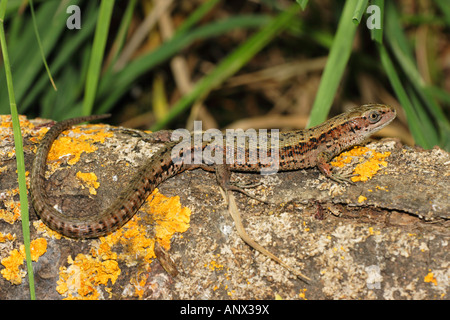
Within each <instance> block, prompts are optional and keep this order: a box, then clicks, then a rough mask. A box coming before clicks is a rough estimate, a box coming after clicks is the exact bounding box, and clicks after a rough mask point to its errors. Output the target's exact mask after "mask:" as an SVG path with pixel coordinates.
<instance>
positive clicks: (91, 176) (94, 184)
mask: <svg viewBox="0 0 450 320" xmlns="http://www.w3.org/2000/svg"><path fill="white" fill-rule="evenodd" d="M76 176H77V178H78V179H79V180H80V181H81V182H82V183H83V184H82V185H81V186H82V188H83V189H84V188H85V187H87V188H89V193H90V194H93V195H96V194H97V190H95V189H98V187H100V182H98V181H97V175H96V174H95V173H93V172H86V173H84V172H81V171H78V172H77V175H76Z"/></svg>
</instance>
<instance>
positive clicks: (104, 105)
mask: <svg viewBox="0 0 450 320" xmlns="http://www.w3.org/2000/svg"><path fill="white" fill-rule="evenodd" d="M269 22H270V17H268V16H237V17H230V18H229V19H226V20H222V21H217V22H213V23H211V24H208V25H206V26H202V27H199V28H197V29H195V30H193V31H190V32H187V33H182V34H179V35H178V36H175V37H173V38H172V39H171V40H169V41H167V42H165V43H163V44H162V45H161V46H160V47H159V48H158V49H156V50H155V51H153V52H150V53H149V54H147V55H145V56H142V57H140V58H138V59H136V60H133V61H131V62H130V63H129V64H128V65H127V66H126V68H124V69H123V70H121V71H120V72H118V73H117V74H114V76H112V77H108V78H103V79H102V81H101V83H100V86H99V91H98V96H99V98H100V99H104V100H102V101H101V102H100V103H99V109H98V110H97V112H98V113H105V112H108V111H109V110H110V108H111V106H112V105H113V104H114V103H115V102H116V101H117V100H118V99H119V98H120V97H121V96H122V95H123V94H125V93H126V92H127V91H128V90H129V88H130V86H131V85H132V84H133V82H134V81H136V79H137V78H138V77H140V76H141V75H143V74H145V73H146V72H148V71H149V70H151V69H152V68H154V67H155V66H157V65H158V64H160V63H162V62H164V61H166V60H168V59H170V58H171V57H172V56H174V55H175V54H177V53H178V52H179V51H180V50H182V49H183V48H185V47H187V46H188V45H190V44H191V43H193V42H194V41H197V40H201V39H206V38H209V37H214V36H218V35H221V34H223V33H225V32H228V31H230V30H234V29H236V28H251V27H261V26H266V25H267V24H268V23H269Z"/></svg>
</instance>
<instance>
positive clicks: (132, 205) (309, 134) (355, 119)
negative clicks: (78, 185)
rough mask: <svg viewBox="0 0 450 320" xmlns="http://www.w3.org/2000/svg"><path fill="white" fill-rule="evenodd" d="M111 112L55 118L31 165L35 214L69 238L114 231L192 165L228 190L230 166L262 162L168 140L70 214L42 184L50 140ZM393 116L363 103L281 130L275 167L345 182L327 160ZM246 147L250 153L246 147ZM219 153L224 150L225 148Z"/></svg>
mask: <svg viewBox="0 0 450 320" xmlns="http://www.w3.org/2000/svg"><path fill="white" fill-rule="evenodd" d="M109 116H110V115H90V116H82V117H78V118H72V119H68V120H64V121H61V122H58V123H56V124H55V125H53V126H52V127H51V128H50V129H49V130H48V131H47V133H46V134H45V136H44V138H43V139H42V141H41V142H40V144H39V146H38V148H37V152H36V156H35V158H34V160H33V165H32V170H31V180H30V191H31V202H32V204H33V207H34V209H35V211H36V213H37V215H38V216H39V217H40V219H41V220H42V221H43V222H44V223H45V224H46V225H47V226H49V227H50V228H51V229H53V230H55V231H57V232H59V233H61V234H63V235H65V236H67V237H70V238H78V239H86V238H97V237H100V236H104V235H107V234H109V233H112V232H113V231H115V230H117V229H119V228H120V227H121V226H123V225H124V224H125V223H126V222H127V221H128V220H130V219H131V218H132V217H133V216H134V214H135V213H136V212H137V211H138V209H139V208H140V207H141V205H142V204H143V203H144V201H145V200H146V198H147V197H148V196H149V195H150V194H151V193H152V191H153V190H154V189H155V188H156V187H157V186H158V185H159V184H160V183H162V182H163V181H165V180H167V179H169V178H171V177H173V176H175V175H177V174H179V173H181V172H183V171H185V170H191V169H196V168H202V169H206V170H209V171H214V170H216V171H217V172H219V173H221V174H219V175H218V177H221V178H222V181H219V179H218V181H219V183H220V184H221V186H224V188H226V189H228V190H237V188H236V187H233V186H232V185H230V184H229V183H228V181H229V173H230V171H242V172H260V171H261V170H262V168H263V165H262V164H261V163H260V162H256V163H253V164H245V163H244V164H242V163H230V164H228V163H227V164H222V165H219V166H214V165H213V164H200V165H199V164H190V163H189V164H188V163H187V162H189V161H185V160H186V156H189V157H193V156H194V153H195V151H202V150H204V149H205V148H206V147H207V146H208V143H202V144H201V145H200V146H198V145H195V144H194V145H192V146H191V147H190V149H189V150H187V151H188V152H187V153H186V150H184V149H180V151H179V152H178V153H175V155H174V153H173V151H174V149H175V147H176V146H177V145H178V143H179V141H171V142H167V143H165V144H164V145H163V147H161V148H160V149H159V150H158V151H157V152H156V153H155V154H154V155H153V156H152V157H151V158H150V159H148V161H147V162H146V163H145V164H144V165H143V166H142V167H141V168H139V170H137V172H136V174H135V175H134V176H133V178H132V179H131V180H130V183H129V184H128V187H127V188H126V189H124V191H123V192H121V193H120V195H119V196H118V197H117V198H116V199H115V200H114V202H113V203H112V204H111V205H110V206H109V207H108V208H106V209H105V210H104V211H103V212H101V213H100V214H99V215H98V216H96V217H88V218H77V217H69V216H67V215H65V214H64V213H62V212H60V211H58V210H57V209H55V208H54V207H53V206H52V205H51V204H50V202H49V196H48V194H47V192H46V189H45V187H44V186H45V170H46V161H47V156H48V152H49V150H50V148H51V145H52V143H53V141H54V140H55V139H56V138H57V137H58V136H59V135H60V133H61V132H63V131H64V130H67V129H69V128H71V127H72V126H73V125H75V124H78V123H82V122H86V121H92V120H98V119H104V118H107V117H109ZM395 116H396V111H395V109H394V108H393V107H391V106H388V105H383V104H367V105H362V106H360V107H357V108H355V109H352V110H350V111H347V112H344V113H342V114H340V115H338V116H336V117H334V118H331V119H329V120H328V121H326V122H324V123H322V124H320V125H318V126H315V127H312V128H309V129H304V130H292V131H286V132H280V133H279V141H278V143H279V144H278V148H279V149H278V151H279V159H278V160H279V167H278V170H279V171H290V170H299V169H303V168H309V167H315V166H317V167H318V169H319V170H320V172H322V174H324V175H325V176H326V177H328V178H330V179H332V180H334V181H337V182H344V181H346V180H345V178H344V177H340V176H338V175H336V174H333V172H332V170H331V166H330V164H329V161H331V159H332V158H333V157H334V156H336V155H338V154H339V153H341V152H342V151H343V150H345V149H348V148H349V147H351V146H354V145H357V144H360V143H361V142H363V141H364V140H366V139H367V138H368V137H369V136H370V135H372V134H373V133H374V132H376V131H378V130H380V129H381V128H383V127H384V126H386V125H388V124H389V123H390V122H391V121H392V120H393V119H394V118H395ZM244 151H245V152H246V153H248V151H249V150H248V146H246V147H245V150H244ZM216 152H217V150H216ZM221 152H223V153H224V154H225V152H226V150H225V148H224V149H222V151H221ZM174 156H175V158H177V161H175V160H176V159H175V158H174ZM180 159H181V161H180ZM183 159H184V160H183ZM237 191H240V190H237Z"/></svg>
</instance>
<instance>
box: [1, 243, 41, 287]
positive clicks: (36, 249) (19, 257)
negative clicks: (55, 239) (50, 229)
mask: <svg viewBox="0 0 450 320" xmlns="http://www.w3.org/2000/svg"><path fill="white" fill-rule="evenodd" d="M30 250H31V259H32V260H33V261H38V259H39V257H40V256H42V255H43V254H44V253H45V252H46V251H47V241H46V240H45V239H43V238H39V239H35V240H33V241H31V244H30ZM24 259H25V247H24V246H23V245H21V246H20V250H17V249H13V250H12V251H11V252H10V255H9V256H8V257H6V258H3V259H2V261H1V264H2V265H3V266H4V267H5V269H3V270H2V271H1V274H2V275H3V277H4V278H5V279H6V280H8V281H10V282H11V283H12V284H16V285H17V284H21V283H22V278H23V277H25V275H26V272H25V271H23V270H21V269H20V266H21V265H23V262H24Z"/></svg>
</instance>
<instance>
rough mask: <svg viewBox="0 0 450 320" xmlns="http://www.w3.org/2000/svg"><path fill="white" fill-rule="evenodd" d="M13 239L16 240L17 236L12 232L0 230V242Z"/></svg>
mask: <svg viewBox="0 0 450 320" xmlns="http://www.w3.org/2000/svg"><path fill="white" fill-rule="evenodd" d="M7 240H8V241H13V240H16V236H15V235H12V234H11V233H8V234H3V233H1V232H0V242H5V241H7Z"/></svg>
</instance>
